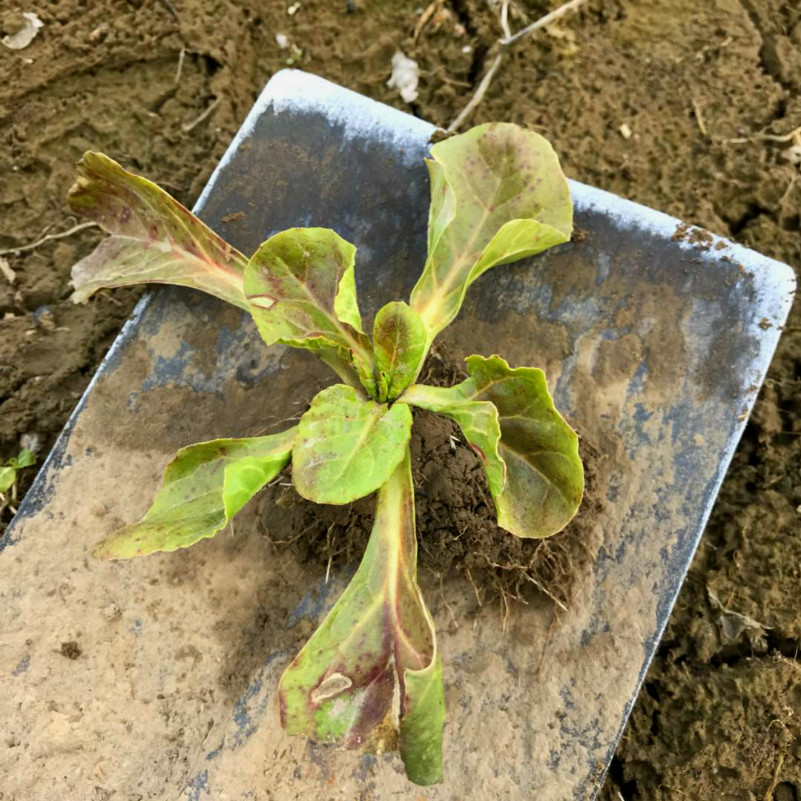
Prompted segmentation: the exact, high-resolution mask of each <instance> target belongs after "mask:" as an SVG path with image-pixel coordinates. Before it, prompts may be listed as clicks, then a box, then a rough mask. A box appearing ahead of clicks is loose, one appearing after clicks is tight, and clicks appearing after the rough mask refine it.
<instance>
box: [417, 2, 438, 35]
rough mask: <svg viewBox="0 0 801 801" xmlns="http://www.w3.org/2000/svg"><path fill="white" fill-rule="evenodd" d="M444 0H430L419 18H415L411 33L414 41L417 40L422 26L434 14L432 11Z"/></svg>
mask: <svg viewBox="0 0 801 801" xmlns="http://www.w3.org/2000/svg"><path fill="white" fill-rule="evenodd" d="M444 1H445V0H432V2H431V3H429V5H428V7H427V8H426V10H425V11H424V12H423V13H422V14H421V15H420V19H418V20H417V25H415V26H414V34H413V35H412V39H413V40H414V41H415V42H416V41H417V37H418V36H419V35H420V34H421V33H422V31H423V28H425V26H426V25H428V21H429V20H430V19H431V17H433V16H434V13H435V12H436V10H437V9H438V8H439V7H440V6H441V5H442V4H443V2H444Z"/></svg>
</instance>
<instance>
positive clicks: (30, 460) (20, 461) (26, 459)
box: [8, 448, 36, 470]
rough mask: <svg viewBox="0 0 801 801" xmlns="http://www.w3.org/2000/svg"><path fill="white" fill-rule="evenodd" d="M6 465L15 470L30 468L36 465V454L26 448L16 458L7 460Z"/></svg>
mask: <svg viewBox="0 0 801 801" xmlns="http://www.w3.org/2000/svg"><path fill="white" fill-rule="evenodd" d="M8 464H9V465H10V466H11V467H14V468H16V469H17V470H22V468H24V467H32V466H33V465H35V464H36V454H35V453H34V452H33V451H30V450H28V449H27V448H23V449H22V450H21V451H20V452H19V453H18V454H17V455H16V456H12V457H11V458H10V459H9V460H8Z"/></svg>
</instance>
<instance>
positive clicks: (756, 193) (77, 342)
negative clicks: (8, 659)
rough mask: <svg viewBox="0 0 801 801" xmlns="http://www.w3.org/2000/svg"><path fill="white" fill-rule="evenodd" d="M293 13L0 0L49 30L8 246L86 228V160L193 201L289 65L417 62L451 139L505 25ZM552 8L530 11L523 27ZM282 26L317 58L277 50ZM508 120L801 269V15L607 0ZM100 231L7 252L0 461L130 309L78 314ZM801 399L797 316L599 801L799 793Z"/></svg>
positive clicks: (523, 61)
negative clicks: (78, 165)
mask: <svg viewBox="0 0 801 801" xmlns="http://www.w3.org/2000/svg"><path fill="white" fill-rule="evenodd" d="M288 5H289V3H288V2H285V1H283V0H282V2H274V0H262V2H258V1H257V0H252V1H251V2H248V0H97V2H85V1H84V0H49V2H45V1H44V0H39V2H36V3H31V4H26V5H24V6H18V7H17V6H15V5H14V3H13V2H12V3H3V7H2V9H0V34H6V33H12V32H14V31H15V30H16V29H17V28H18V26H19V23H20V16H19V12H21V11H29V10H35V11H36V12H37V13H38V14H39V16H40V18H41V19H42V21H43V22H44V28H43V29H42V31H41V33H40V35H39V36H38V38H37V39H36V40H35V41H34V42H33V44H31V45H30V46H29V47H28V48H26V49H25V50H22V51H18V52H11V51H9V50H6V49H5V48H2V47H0V76H2V80H0V250H6V249H11V248H15V247H19V246H21V245H24V244H25V243H29V242H31V241H33V240H36V239H39V238H40V237H41V236H42V235H44V234H47V233H57V232H60V231H64V230H66V229H68V228H69V227H70V226H71V225H73V224H74V222H75V221H74V220H72V219H70V217H69V214H68V211H67V209H66V207H65V204H64V196H65V193H66V190H67V188H68V186H69V184H70V182H71V177H72V163H73V162H74V161H75V160H76V159H77V158H78V157H79V156H80V155H81V153H82V152H83V151H84V150H86V149H89V148H92V149H98V150H103V151H105V152H106V153H109V154H110V155H112V156H113V157H115V158H117V159H119V160H120V161H122V162H123V163H125V164H126V165H127V166H129V167H131V168H133V169H135V170H137V171H140V172H143V173H145V174H147V175H148V176H149V177H151V178H153V179H155V180H156V181H158V182H159V183H161V185H162V186H165V187H166V188H167V189H169V190H170V191H171V192H173V193H174V194H175V195H176V196H177V197H178V198H179V199H180V200H181V201H183V202H185V203H187V204H191V203H192V202H193V200H194V199H195V198H196V197H197V195H198V193H199V191H200V189H201V188H202V186H203V184H204V183H205V181H206V179H207V178H208V176H209V174H210V172H211V170H212V169H213V167H214V165H215V163H216V162H217V160H218V158H219V156H220V155H221V154H222V152H223V150H224V148H225V147H226V145H227V143H228V142H229V141H230V139H231V137H232V135H233V133H234V131H235V130H236V129H237V127H238V125H239V123H240V122H241V121H242V119H243V118H244V116H245V114H246V112H247V110H248V108H249V107H250V105H251V103H252V102H253V100H254V98H255V97H256V95H257V93H258V91H259V89H260V88H261V87H262V86H263V84H264V83H265V82H266V81H267V79H268V78H269V77H270V76H271V75H272V74H273V73H274V72H275V71H276V70H277V69H279V68H281V67H283V66H286V65H287V64H288V63H290V62H292V64H293V65H294V66H298V67H301V68H303V69H306V70H310V71H312V72H315V73H318V74H320V75H323V76H325V77H328V78H331V79H332V80H334V81H336V82H338V83H341V84H344V85H346V86H349V87H351V88H354V89H356V90H358V91H360V92H363V93H365V94H367V95H370V96H371V97H375V98H377V99H379V100H383V101H385V102H389V103H392V104H393V105H397V106H399V107H404V104H403V103H402V102H401V101H400V99H399V98H398V97H397V96H396V94H395V93H394V91H393V90H390V89H388V88H387V87H386V80H387V78H388V76H389V62H390V58H391V56H392V53H393V52H394V50H395V49H396V48H398V47H400V48H402V49H403V50H404V51H405V52H406V53H407V54H408V55H410V56H412V57H413V58H415V59H417V61H418V62H419V65H420V70H421V87H420V97H419V99H418V101H417V102H416V104H415V105H414V106H413V107H412V108H411V109H408V107H406V108H407V109H408V110H411V111H413V112H414V113H415V114H418V115H420V116H423V117H425V118H427V119H429V120H431V121H433V122H436V123H438V124H441V125H443V124H447V123H448V122H450V120H451V119H452V118H453V117H454V116H455V114H456V113H457V112H458V111H459V109H460V108H462V107H463V106H464V104H465V102H466V100H467V98H468V97H469V95H470V94H471V91H472V89H473V88H474V87H475V85H476V83H477V81H478V80H479V79H480V77H481V75H482V73H483V69H484V67H485V65H486V64H487V63H488V59H490V58H492V56H493V50H492V48H493V43H494V42H495V40H496V39H497V38H498V36H499V34H500V28H499V24H498V8H497V7H498V3H497V2H495V3H494V4H493V3H490V2H487V0H443V1H442V2H440V3H438V4H437V5H436V6H435V8H434V12H435V13H434V14H433V15H432V16H431V18H430V19H429V21H428V23H427V24H426V26H425V27H424V28H423V29H422V31H421V32H420V34H419V36H418V37H417V38H416V39H415V38H414V31H415V26H416V24H417V23H418V21H419V19H420V12H421V10H422V7H423V6H424V5H425V3H421V2H419V0H415V2H406V0H372V2H368V0H351V2H346V0H327V1H324V0H302V2H301V3H300V4H299V8H298V10H297V11H296V13H295V14H294V15H289V14H288V13H287V6H288ZM553 5H554V6H555V5H556V3H555V2H554V3H553ZM550 7H551V6H550V5H549V3H548V2H546V0H513V2H512V3H511V24H512V26H513V28H517V27H520V26H522V25H523V24H524V23H525V21H526V20H530V19H535V18H537V17H539V16H541V15H542V14H543V13H545V12H546V11H547V10H548V9H549V8H550ZM279 32H280V33H284V34H286V35H287V36H288V37H289V40H290V41H291V42H292V43H293V44H294V45H295V47H296V48H297V49H294V50H293V49H291V48H290V49H284V50H282V49H280V48H279V47H278V46H277V44H276V40H275V35H276V33H279ZM181 52H183V53H184V56H183V57H181V55H180V54H181ZM179 64H180V65H181V68H180V71H179ZM212 106H213V108H212ZM209 109H211V111H210V113H208V114H207V115H206V116H205V117H204V118H203V119H200V117H201V115H202V114H203V112H204V111H207V110H209ZM490 119H497V120H511V121H514V122H518V123H523V124H525V125H528V126H530V127H533V128H536V129H538V130H540V131H542V132H543V133H544V134H545V135H546V136H548V137H549V138H550V139H551V140H552V141H553V143H554V145H555V146H556V148H557V150H558V151H559V153H560V154H561V156H562V159H563V163H564V165H565V167H566V170H567V172H568V173H569V174H570V175H571V177H574V178H577V179H580V180H582V181H585V182H588V183H592V184H595V185H597V186H601V187H603V188H605V189H609V190H611V191H613V192H617V193H619V194H621V195H624V196H626V197H629V198H632V199H634V200H637V201H639V202H641V203H645V204H647V205H650V206H653V207H655V208H658V209H661V210H663V211H666V212H669V213H671V214H674V215H676V216H678V217H681V218H683V219H685V220H687V221H688V222H691V223H693V224H696V225H701V226H704V227H707V228H709V229H711V230H713V231H715V232H717V233H720V234H723V235H725V236H729V237H732V238H734V239H736V240H738V241H740V242H743V243H745V244H747V245H749V246H751V247H754V248H756V249H757V250H760V251H762V252H764V253H766V254H768V255H770V256H773V257H775V258H778V259H781V260H783V261H786V262H788V263H789V264H791V265H793V266H794V267H796V268H797V269H798V268H801V230H800V228H801V223H800V217H801V176H799V168H798V167H797V166H795V165H794V164H793V163H792V162H791V160H790V159H788V158H787V155H788V151H789V149H790V146H791V145H792V141H790V140H789V139H788V138H787V137H785V138H782V137H783V135H785V134H787V133H789V132H791V131H793V130H794V129H796V128H798V127H799V126H801V4H799V3H798V2H797V0H789V1H783V0H588V2H587V3H586V4H584V6H583V7H582V9H581V10H580V11H578V12H576V13H574V14H572V15H570V16H569V17H566V18H565V19H564V20H563V21H561V22H560V23H559V24H558V25H556V26H554V27H551V28H549V29H547V30H546V31H544V32H540V33H538V34H536V35H535V36H532V37H530V38H528V39H526V40H524V41H523V42H521V43H520V44H519V45H517V46H516V47H515V48H514V49H513V51H512V52H511V53H510V54H509V55H508V56H507V58H506V60H505V63H504V65H503V67H502V69H501V71H500V72H499V73H498V75H497V76H496V79H495V81H494V82H493V84H492V86H491V88H490V90H489V92H488V93H487V96H486V99H485V101H484V103H483V104H482V105H481V106H480V107H479V108H478V110H477V112H476V114H475V116H474V121H476V122H479V121H484V120H490ZM623 125H626V126H628V129H623V130H624V131H625V132H626V133H629V132H630V136H624V135H623V134H622V133H621V126H623ZM96 240H97V234H96V233H95V232H94V231H91V230H90V231H81V232H79V233H78V234H75V235H73V236H70V237H67V238H64V239H59V240H54V241H50V242H48V243H46V244H45V245H43V246H41V247H38V248H36V249H34V250H26V251H23V252H21V253H12V254H7V255H6V256H5V258H7V259H8V262H9V265H10V267H11V269H12V270H13V271H14V273H15V276H16V278H15V281H14V282H13V283H12V282H10V281H9V280H8V279H7V278H6V277H4V276H2V275H0V456H2V457H3V458H6V457H8V456H9V455H11V454H12V452H13V451H14V450H15V449H16V448H17V447H18V442H19V438H20V436H21V435H22V434H26V433H28V434H30V433H37V434H39V435H40V437H41V438H42V440H43V442H44V448H45V449H46V448H47V447H49V445H50V444H52V442H53V439H54V437H55V435H56V434H57V433H58V431H59V429H60V428H61V426H62V425H63V424H64V421H65V419H66V417H67V415H68V414H69V412H70V410H71V408H72V407H73V406H74V404H75V402H76V400H77V398H78V397H79V395H80V393H81V392H82V390H83V389H84V387H85V386H86V384H87V382H88V380H89V378H90V377H91V374H92V372H93V371H94V369H95V367H96V365H97V363H98V361H99V359H100V358H101V357H102V355H103V353H104V352H105V350H106V348H107V347H108V345H109V343H110V342H111V340H112V339H113V337H114V336H115V334H116V332H117V331H118V330H119V327H120V325H121V324H122V322H123V321H124V320H125V318H126V317H127V315H128V313H129V312H130V310H131V308H132V304H133V302H134V300H135V298H136V293H135V292H133V291H127V292H116V293H115V294H114V295H113V296H112V295H109V294H101V295H100V296H98V297H97V298H96V299H95V300H93V301H92V302H91V303H89V304H88V305H86V306H81V307H76V306H72V305H71V304H70V302H69V301H68V299H67V298H68V295H69V287H68V275H69V268H70V265H71V264H72V263H73V261H75V260H76V259H77V258H78V257H80V256H82V255H84V254H85V253H87V252H88V251H89V249H90V248H91V247H92V245H93V244H94V242H95V241H96ZM800 388H801V312H799V306H798V304H796V307H795V309H794V312H793V314H792V316H791V319H790V323H789V326H788V328H787V330H786V332H785V335H784V337H783V341H782V343H781V345H780V347H779V352H778V354H777V356H776V359H775V361H774V364H773V367H772V370H771V373H770V377H769V379H768V381H767V383H766V386H765V388H764V389H763V391H762V393H761V396H760V399H759V402H758V404H757V409H756V412H755V414H754V416H753V418H752V421H751V423H750V424H749V426H748V429H747V431H746V434H745V437H744V439H743V442H742V444H741V446H740V448H739V450H738V452H737V454H736V456H735V459H734V463H733V465H732V467H731V469H730V471H729V475H728V478H727V480H726V483H725V484H724V487H723V490H722V493H721V496H720V499H719V501H718V504H717V506H716V509H715V512H714V514H713V516H712V519H711V520H710V523H709V526H708V529H707V532H706V534H705V537H704V540H703V542H702V544H701V548H700V550H699V553H698V555H697V557H696V559H695V562H694V564H693V567H692V570H691V572H690V575H689V578H688V580H687V583H686V585H685V587H684V589H683V591H682V593H681V596H680V598H679V601H678V603H677V605H676V608H675V610H674V613H673V616H672V618H671V621H670V625H669V627H668V631H667V633H666V635H665V639H664V641H663V643H662V645H661V647H660V649H659V652H658V655H657V658H656V659H655V661H654V664H653V666H652V668H651V670H650V673H649V674H648V678H647V681H646V684H645V687H644V690H643V692H642V695H641V697H640V699H639V701H638V703H637V705H636V707H635V709H634V712H633V715H632V718H631V722H630V724H629V726H628V728H627V730H626V733H625V736H624V738H623V741H622V743H621V746H620V748H619V749H618V753H617V756H616V758H615V761H614V763H613V767H612V771H611V774H610V777H609V779H608V781H607V784H606V787H605V788H604V791H603V798H604V801H619V799H621V798H622V799H626V800H628V799H649V801H650V800H651V799H653V800H654V801H667V800H668V799H670V801H673V800H674V799H675V801H680V800H683V799H701V800H702V801H705V800H706V799H722V800H724V801H763V799H764V800H765V801H771V799H773V801H798V799H799V797H801V662H799V661H798V659H797V652H798V650H799V648H798V646H799V641H800V640H801V609H799V603H798V597H799V591H798V585H799V577H801V539H799V536H798V534H799V531H800V530H801V458H800V457H801V393H799V389H800ZM29 480H30V476H28V477H26V478H25V479H24V481H23V486H24V484H25V483H27V482H29ZM4 514H5V515H6V516H5V517H4V518H3V520H2V521H0V530H1V529H2V525H4V524H5V523H7V520H8V517H7V515H8V511H7V510H6V512H5V513H4ZM710 593H711V594H710ZM715 599H717V601H716V600H715ZM721 607H722V608H723V611H721ZM726 610H730V611H726ZM731 611H733V612H735V613H740V614H742V615H747V616H748V617H749V618H752V619H753V620H755V621H759V622H760V623H761V624H763V625H764V628H762V629H760V628H758V627H755V626H754V625H751V626H750V627H744V626H743V625H741V624H742V619H741V618H738V617H736V615H732V614H731V613H730V612H731ZM0 747H2V744H0Z"/></svg>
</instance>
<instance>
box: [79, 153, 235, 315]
mask: <svg viewBox="0 0 801 801" xmlns="http://www.w3.org/2000/svg"><path fill="white" fill-rule="evenodd" d="M77 172H78V178H77V181H76V182H75V184H74V185H73V186H72V188H71V189H70V191H69V195H68V198H67V200H68V202H69V205H70V208H71V209H72V210H73V211H74V212H76V213H77V214H81V215H83V216H84V217H88V218H89V219H90V220H94V221H95V222H96V223H98V224H99V225H100V226H101V227H102V228H103V229H104V230H106V231H108V233H110V234H112V236H111V237H109V238H108V239H105V240H103V241H102V242H101V243H100V244H99V245H98V246H97V248H96V249H95V250H94V251H93V252H92V253H90V254H89V255H88V256H87V257H86V258H85V259H82V260H81V261H79V262H78V263H77V264H76V265H75V266H74V267H73V268H72V283H73V286H74V287H75V292H74V293H73V295H72V299H73V300H74V301H75V302H76V303H79V302H81V301H84V300H86V299H87V298H88V297H90V296H91V295H92V294H94V293H95V292H97V290H99V289H102V288H103V287H117V286H129V285H131V284H143V283H157V284H178V285H180V286H186V287H191V288H192V289H200V290H202V291H203V292H208V293H209V294H210V295H215V296H216V297H218V298H220V299H222V300H224V301H227V302H228V303H233V304H234V305H235V306H239V307H241V308H243V309H247V308H248V303H247V300H246V299H245V296H244V293H243V291H242V281H243V276H244V272H245V266H246V265H247V259H246V258H245V257H244V256H243V255H242V254H241V253H240V252H239V251H238V250H236V249H235V248H233V247H231V245H229V244H228V243H227V242H225V240H223V239H222V238H220V237H219V236H217V234H215V233H214V231H212V230H211V229H210V228H209V227H208V226H207V225H205V224H204V223H202V222H201V221H200V220H199V219H198V218H197V217H195V215H194V214H192V212H191V211H189V210H188V209H186V208H184V207H183V206H182V205H181V204H180V203H179V202H178V201H177V200H174V199H173V198H171V197H170V196H169V195H168V194H167V193H166V192H165V191H164V190H163V189H161V188H160V187H158V186H156V184H154V183H151V182H150V181H148V180H147V179H145V178H141V177H140V176H138V175H134V174H133V173H130V172H128V171H127V170H124V169H123V168H122V167H120V165H119V164H117V162H116V161H113V160H112V159H110V158H109V157H108V156H104V155H103V154H102V153H86V154H84V157H83V158H82V159H81V160H80V161H79V162H78V165H77Z"/></svg>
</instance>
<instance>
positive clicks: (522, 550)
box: [259, 349, 601, 611]
mask: <svg viewBox="0 0 801 801" xmlns="http://www.w3.org/2000/svg"><path fill="white" fill-rule="evenodd" d="M464 378H466V374H465V373H464V371H463V370H462V368H461V365H458V364H457V363H456V362H455V361H454V360H453V359H451V358H450V357H449V356H448V354H447V353H446V352H445V351H443V350H442V349H440V350H439V351H438V350H436V349H435V350H432V353H431V355H430V356H429V359H428V361H427V363H426V366H425V368H424V370H423V374H422V376H421V381H422V382H423V383H426V384H431V385H434V386H453V385H454V384H456V383H458V382H460V381H461V380H463V379H464ZM411 448H412V477H413V480H414V486H415V507H416V519H417V539H418V545H419V556H418V561H419V570H420V571H426V570H427V571H430V572H431V573H433V574H434V575H435V576H436V577H437V578H442V577H444V576H446V575H452V574H456V575H461V576H463V577H464V579H465V581H467V582H469V583H470V584H471V585H472V587H473V590H474V591H475V594H476V597H477V599H478V601H479V603H480V604H482V605H483V604H487V603H492V602H496V601H499V602H500V604H501V607H502V609H503V610H504V611H506V610H507V609H508V605H509V603H510V602H514V601H522V602H525V601H526V599H527V598H528V597H530V596H531V594H532V592H534V593H541V594H542V595H544V596H545V597H547V598H548V599H549V600H550V602H551V603H553V604H554V605H555V606H556V607H558V608H559V609H564V608H565V607H567V606H568V605H569V604H570V601H571V598H572V595H573V590H574V587H575V584H576V578H577V577H578V576H579V575H581V574H582V571H581V570H580V569H579V568H580V567H581V566H582V565H584V564H586V563H587V561H588V560H591V559H592V555H591V554H589V553H588V552H587V550H586V547H585V545H584V543H585V542H586V541H587V531H588V526H589V525H590V524H591V521H592V519H593V518H594V517H595V516H596V515H597V513H598V512H599V511H600V509H601V502H600V499H599V497H598V493H597V492H596V486H597V475H598V465H599V454H598V452H597V450H596V449H595V448H594V447H593V446H592V445H591V444H590V443H588V442H587V441H586V440H584V439H582V440H581V441H580V453H581V458H582V461H583V462H584V470H585V479H586V489H585V495H584V501H583V502H582V505H581V508H580V510H579V513H578V514H577V515H576V517H575V518H574V520H573V521H571V523H570V524H569V525H568V526H567V527H566V528H565V529H564V530H563V531H561V532H560V533H558V534H556V535H554V536H553V537H549V538H547V539H542V540H523V539H520V538H519V537H516V536H515V535H514V534H510V533H509V532H508V531H505V530H504V529H502V528H500V527H499V526H498V525H497V523H496V518H495V506H494V504H493V501H492V496H491V494H490V490H489V486H488V484H487V479H486V476H485V474H484V471H483V469H482V466H481V461H480V459H479V457H478V456H477V455H476V453H475V452H474V451H473V449H472V448H470V446H469V445H468V444H467V442H466V441H465V439H464V437H463V435H462V432H461V431H460V429H459V427H458V426H457V425H456V424H455V423H453V422H451V421H450V420H448V419H447V418H445V417H442V416H440V415H436V414H432V413H431V412H426V411H423V410H420V409H415V410H414V425H413V428H412V440H411ZM260 504H261V505H260V509H259V517H260V519H261V520H263V521H269V523H268V524H267V523H265V526H264V530H265V534H266V536H268V537H269V539H270V541H271V542H272V543H273V545H275V546H276V547H278V548H290V549H292V550H293V551H294V552H295V554H296V555H297V556H298V557H299V558H300V559H301V560H303V561H306V562H316V563H319V565H320V566H321V569H325V570H326V571H331V570H334V569H337V568H340V567H343V566H345V565H347V564H351V563H355V562H357V561H358V560H359V559H360V558H361V556H362V554H363V553H364V549H365V547H366V545H367V540H368V538H369V536H370V530H371V528H372V524H373V510H374V506H375V497H374V496H370V497H367V498H362V499H360V500H358V501H356V502H355V503H352V504H348V505H346V506H327V505H325V506H323V505H318V504H314V503H311V502H310V501H307V500H305V499H304V498H301V497H300V496H299V495H298V494H297V492H295V489H294V488H293V487H292V485H291V481H290V478H289V475H288V474H284V475H283V476H282V477H281V479H280V480H279V481H277V482H275V483H274V484H273V485H272V486H271V487H270V488H268V490H267V491H266V492H265V493H264V494H263V495H262V499H261V502H260ZM279 532H280V535H279Z"/></svg>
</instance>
